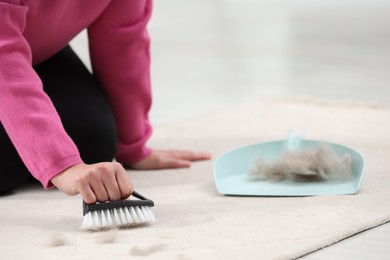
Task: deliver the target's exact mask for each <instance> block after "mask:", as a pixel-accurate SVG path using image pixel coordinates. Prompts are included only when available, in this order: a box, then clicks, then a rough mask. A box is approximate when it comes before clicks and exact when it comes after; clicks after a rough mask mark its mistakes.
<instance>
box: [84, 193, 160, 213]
mask: <svg viewBox="0 0 390 260" xmlns="http://www.w3.org/2000/svg"><path fill="white" fill-rule="evenodd" d="M131 195H132V196H134V197H136V198H138V199H139V200H129V199H127V200H119V201H107V202H102V203H95V204H87V203H85V201H84V200H83V215H84V216H85V214H87V213H88V212H90V211H96V210H106V209H116V208H124V207H136V206H139V207H142V206H146V207H153V206H154V202H153V201H152V200H150V199H147V198H146V197H144V196H142V195H141V194H139V193H138V192H136V191H133V193H132V194H131Z"/></svg>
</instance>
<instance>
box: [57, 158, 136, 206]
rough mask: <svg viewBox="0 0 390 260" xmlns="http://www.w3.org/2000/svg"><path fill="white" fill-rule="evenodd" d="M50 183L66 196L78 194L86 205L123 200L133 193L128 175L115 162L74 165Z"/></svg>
mask: <svg viewBox="0 0 390 260" xmlns="http://www.w3.org/2000/svg"><path fill="white" fill-rule="evenodd" d="M51 182H52V183H53V184H54V186H56V187H57V188H58V189H59V190H61V191H62V192H64V193H65V194H67V195H71V196H73V195H77V194H80V195H81V197H83V199H84V201H85V202H86V203H87V204H91V203H95V202H96V201H99V202H104V201H107V200H120V199H125V198H127V197H129V196H130V195H131V194H132V193H133V185H132V183H131V180H130V177H129V175H128V174H127V172H126V170H125V169H124V168H123V167H122V165H121V164H119V163H117V162H102V163H96V164H90V165H88V164H76V165H74V166H72V167H70V168H68V169H66V170H65V171H63V172H61V173H60V174H58V175H56V176H54V177H53V178H52V179H51Z"/></svg>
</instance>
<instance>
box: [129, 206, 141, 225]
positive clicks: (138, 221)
mask: <svg viewBox="0 0 390 260" xmlns="http://www.w3.org/2000/svg"><path fill="white" fill-rule="evenodd" d="M129 211H130V214H131V217H132V219H133V221H134V223H135V224H138V223H140V222H141V221H140V220H139V219H138V217H137V213H136V212H135V210H134V207H130V208H129Z"/></svg>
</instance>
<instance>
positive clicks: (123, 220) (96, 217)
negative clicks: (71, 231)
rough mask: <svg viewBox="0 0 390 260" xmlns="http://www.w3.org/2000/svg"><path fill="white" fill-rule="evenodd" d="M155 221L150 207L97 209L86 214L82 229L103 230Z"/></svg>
mask: <svg viewBox="0 0 390 260" xmlns="http://www.w3.org/2000/svg"><path fill="white" fill-rule="evenodd" d="M154 221H155V218H154V216H153V213H152V211H151V210H150V207H138V206H136V207H128V208H126V207H125V208H117V209H112V210H108V209H106V210H96V211H93V212H88V213H87V214H85V216H84V219H83V222H82V223H81V227H80V228H81V229H83V230H101V229H109V228H114V227H129V226H135V225H139V224H145V223H152V222H154Z"/></svg>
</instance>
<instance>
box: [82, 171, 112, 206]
mask: <svg viewBox="0 0 390 260" xmlns="http://www.w3.org/2000/svg"><path fill="white" fill-rule="evenodd" d="M108 174H110V170H109V168H108V167H107V166H106V165H105V164H98V165H96V167H95V168H94V169H92V170H90V171H89V172H88V173H87V174H86V178H87V180H88V182H89V185H90V187H91V189H92V191H93V193H94V194H95V196H96V200H97V201H99V202H105V201H107V200H108V192H107V190H106V188H105V187H104V185H103V176H104V175H108Z"/></svg>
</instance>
